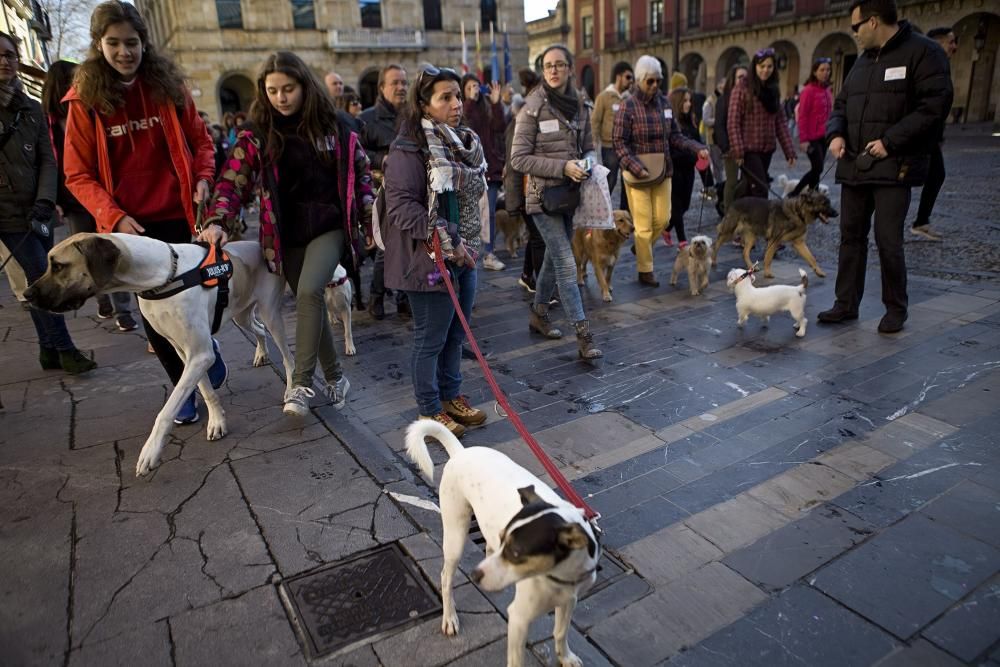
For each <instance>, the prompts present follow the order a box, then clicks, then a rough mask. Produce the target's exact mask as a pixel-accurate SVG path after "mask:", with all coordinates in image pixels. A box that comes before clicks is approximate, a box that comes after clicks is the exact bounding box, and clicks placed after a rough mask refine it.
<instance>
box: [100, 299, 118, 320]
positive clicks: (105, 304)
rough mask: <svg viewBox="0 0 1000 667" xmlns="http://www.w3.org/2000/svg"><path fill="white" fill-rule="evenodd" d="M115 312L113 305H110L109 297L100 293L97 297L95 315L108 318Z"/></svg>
mask: <svg viewBox="0 0 1000 667" xmlns="http://www.w3.org/2000/svg"><path fill="white" fill-rule="evenodd" d="M114 314H115V307H114V306H113V305H111V297H109V296H108V295H107V294H102V295H101V296H99V297H97V316H98V317H99V318H101V319H102V320H110V319H111V317H112V316H113V315H114Z"/></svg>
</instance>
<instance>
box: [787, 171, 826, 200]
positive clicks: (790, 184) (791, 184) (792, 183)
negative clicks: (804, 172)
mask: <svg viewBox="0 0 1000 667" xmlns="http://www.w3.org/2000/svg"><path fill="white" fill-rule="evenodd" d="M800 180H802V179H799V178H788V176H786V175H785V174H782V175H780V176H778V187H779V188H781V196H782V197H787V196H788V195H790V194H792V190H794V189H795V188H796V187H798V185H799V181H800ZM817 189H818V190H819V191H820V192H822V193H823V194H825V195H829V194H830V186H828V185H826V184H825V183H820V184H819V187H818V188H817Z"/></svg>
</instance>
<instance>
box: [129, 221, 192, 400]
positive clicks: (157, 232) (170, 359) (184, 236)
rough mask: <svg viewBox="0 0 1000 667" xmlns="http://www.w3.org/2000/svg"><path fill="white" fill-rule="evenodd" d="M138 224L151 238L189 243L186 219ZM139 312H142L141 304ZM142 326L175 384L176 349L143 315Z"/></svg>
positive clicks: (181, 365) (178, 367)
mask: <svg viewBox="0 0 1000 667" xmlns="http://www.w3.org/2000/svg"><path fill="white" fill-rule="evenodd" d="M139 224H141V225H142V226H143V227H145V228H146V233H145V234H143V236H148V237H149V238H151V239H156V240H157V241H164V242H166V243H191V228H190V227H188V223H187V220H162V221H160V222H143V221H139ZM140 304H141V301H140ZM139 312H140V314H141V313H142V306H141V305H140V307H139ZM142 328H143V329H145V331H146V338H147V339H148V340H149V344H150V345H152V346H153V352H155V353H156V358H157V359H158V360H159V361H160V365H161V366H163V370H165V371H166V372H167V377H169V378H170V381H171V382H172V383H173V384H177V382H178V380H180V379H181V373H183V372H184V362H183V361H181V358H180V357H179V356H177V350H175V349H174V346H173V345H171V344H170V341H168V340H167V339H166V338H164V337H163V336H161V335H160V334H159V333H157V332H156V329H154V328H153V326H152V325H151V324H150V323H149V321H148V320H147V319H146V316H145V315H143V316H142Z"/></svg>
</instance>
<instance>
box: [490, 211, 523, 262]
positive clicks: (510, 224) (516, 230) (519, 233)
mask: <svg viewBox="0 0 1000 667" xmlns="http://www.w3.org/2000/svg"><path fill="white" fill-rule="evenodd" d="M497 229H498V230H499V231H501V232H503V240H504V245H505V246H506V247H507V252H509V253H510V258H511V259H517V249H518V248H520V247H522V246H523V245H524V231H525V226H524V218H522V217H521V216H520V215H511V214H510V213H508V212H507V210H506V209H504V208H503V207H502V206H499V205H498V206H497ZM494 245H496V244H494Z"/></svg>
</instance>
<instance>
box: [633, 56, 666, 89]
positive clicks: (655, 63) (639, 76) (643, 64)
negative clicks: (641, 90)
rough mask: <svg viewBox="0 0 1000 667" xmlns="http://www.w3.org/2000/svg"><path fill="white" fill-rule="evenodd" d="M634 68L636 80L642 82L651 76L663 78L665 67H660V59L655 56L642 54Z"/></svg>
mask: <svg viewBox="0 0 1000 667" xmlns="http://www.w3.org/2000/svg"><path fill="white" fill-rule="evenodd" d="M634 70H635V80H636V81H637V82H640V83H641V82H643V81H645V80H646V79H649V78H656V79H662V78H663V69H662V68H661V67H660V61H659V60H657V59H656V58H654V57H653V56H640V57H639V59H638V60H636V61H635V67H634Z"/></svg>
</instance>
